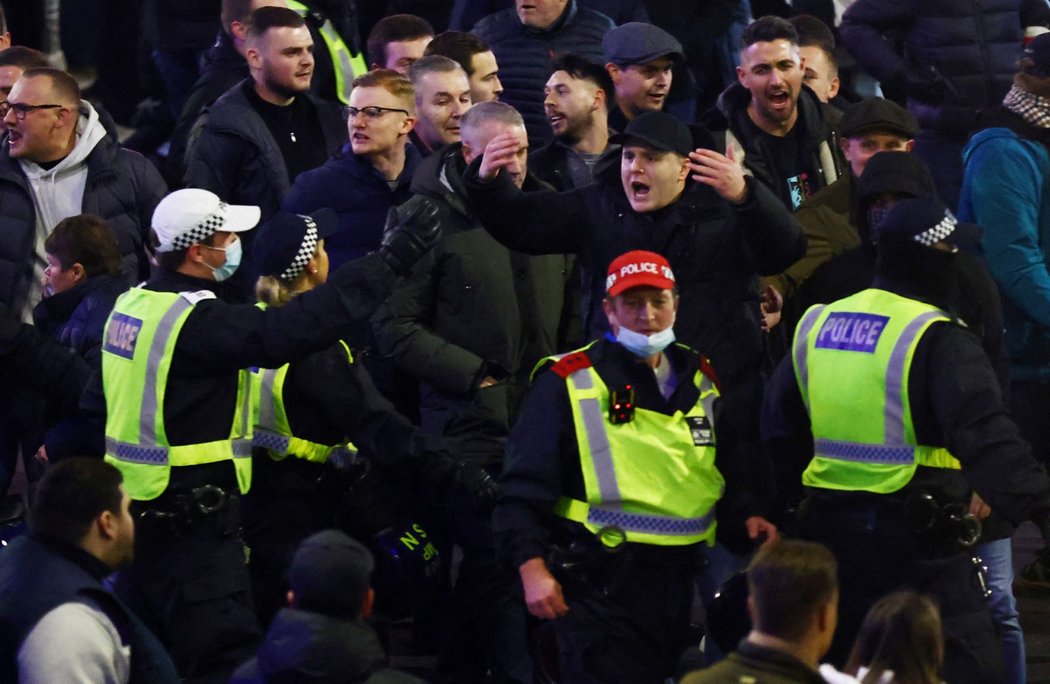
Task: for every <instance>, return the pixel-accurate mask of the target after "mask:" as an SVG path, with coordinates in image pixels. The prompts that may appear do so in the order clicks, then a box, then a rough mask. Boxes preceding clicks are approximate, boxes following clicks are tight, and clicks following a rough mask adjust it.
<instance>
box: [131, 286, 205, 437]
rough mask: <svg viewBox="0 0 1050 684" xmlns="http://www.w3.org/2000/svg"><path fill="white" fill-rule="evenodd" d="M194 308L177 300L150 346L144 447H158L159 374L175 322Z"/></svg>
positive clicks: (141, 432)
mask: <svg viewBox="0 0 1050 684" xmlns="http://www.w3.org/2000/svg"><path fill="white" fill-rule="evenodd" d="M192 306H193V304H191V303H190V302H188V301H187V300H186V299H185V298H183V297H179V298H178V299H176V300H175V302H174V303H172V305H171V307H169V308H168V310H167V311H165V312H164V316H163V317H162V318H161V319H160V324H159V325H158V326H157V330H156V331H155V332H154V334H153V344H151V345H150V348H149V357H148V359H147V361H146V386H145V387H143V388H142V407H141V409H140V410H139V444H140V445H141V446H143V447H155V446H157V417H158V415H159V413H160V411H161V410H162V409H163V407H161V406H157V373H158V372H159V370H160V365H161V363H162V362H163V361H164V358H165V355H164V353H165V350H166V349H167V348H168V341H169V340H170V339H171V335H172V332H173V331H174V329H175V322H176V321H178V319H179V316H181V315H182V314H183V313H184V312H185V311H186V310H187V309H189V308H190V307H192Z"/></svg>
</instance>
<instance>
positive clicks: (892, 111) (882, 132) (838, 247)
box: [766, 97, 919, 299]
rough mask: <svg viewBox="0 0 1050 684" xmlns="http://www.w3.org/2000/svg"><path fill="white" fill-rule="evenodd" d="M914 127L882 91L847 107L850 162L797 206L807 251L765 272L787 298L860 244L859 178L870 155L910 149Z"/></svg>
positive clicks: (843, 134) (845, 145) (843, 130)
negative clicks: (854, 219) (775, 271)
mask: <svg viewBox="0 0 1050 684" xmlns="http://www.w3.org/2000/svg"><path fill="white" fill-rule="evenodd" d="M918 128H919V126H918V124H917V123H916V121H915V117H914V116H912V115H911V113H910V112H908V110H906V109H904V108H903V107H901V106H900V105H898V104H897V103H896V102H891V101H890V100H886V99H883V98H881V97H869V98H867V99H865V100H861V101H860V102H857V103H856V104H853V105H850V107H848V108H847V109H846V111H845V113H844V114H843V116H842V121H841V123H840V124H839V135H840V138H841V139H840V140H839V146H840V147H841V149H842V154H843V156H844V157H845V158H846V161H847V162H848V163H849V167H848V169H847V171H846V173H844V174H842V175H841V176H839V179H838V180H836V181H835V182H834V183H832V184H831V185H829V186H828V187H826V188H824V189H823V190H821V191H819V192H817V193H816V194H815V195H813V196H811V197H809V198H808V199H807V200H806V201H805V202H803V203H802V205H801V206H800V207H799V208H798V211H797V212H795V218H797V219H798V222H799V223H801V224H802V230H803V231H804V232H805V234H806V255H805V256H804V257H802V258H801V259H799V260H798V261H796V262H795V263H794V264H792V265H791V267H790V268H788V269H787V270H786V271H784V272H783V273H781V274H780V275H777V276H774V277H772V278H767V279H766V283H767V284H769V285H772V286H773V287H774V288H775V289H776V290H777V292H779V293H780V295H781V296H783V297H784V298H785V299H786V298H789V297H791V295H793V294H794V293H795V290H797V289H798V287H799V286H800V285H802V283H803V282H805V280H806V279H807V278H809V276H810V275H812V274H813V272H814V271H815V270H817V268H819V267H820V266H821V264H823V263H825V262H826V261H828V260H829V259H831V258H833V257H834V256H836V255H838V254H840V253H842V252H844V251H846V250H848V249H853V248H854V247H856V246H857V245H859V244H860V236H859V235H858V234H857V229H856V228H855V227H854V226H853V225H852V224H851V221H850V218H851V215H852V213H853V209H852V207H853V205H854V204H855V202H856V199H857V198H856V197H855V193H856V188H857V179H858V178H860V175H861V174H862V173H864V167H865V166H866V165H867V163H868V160H869V159H871V157H872V155H874V154H876V153H878V152H886V151H897V152H910V151H911V150H912V148H913V147H914V146H915V140H914V138H915V134H916V132H917V131H918Z"/></svg>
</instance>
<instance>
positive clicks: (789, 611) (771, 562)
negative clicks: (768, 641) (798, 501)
mask: <svg viewBox="0 0 1050 684" xmlns="http://www.w3.org/2000/svg"><path fill="white" fill-rule="evenodd" d="M747 586H748V590H749V592H750V595H751V601H752V604H753V608H754V619H755V627H756V629H758V631H760V632H762V633H764V634H769V635H772V636H775V637H778V638H781V639H788V640H794V639H797V638H799V637H800V636H802V635H803V634H804V633H805V631H806V629H807V628H808V627H809V624H810V620H811V619H812V617H813V613H814V611H816V610H817V608H819V607H820V606H821V605H822V604H824V603H827V602H828V601H830V600H832V599H833V597H834V596H835V592H836V591H837V590H838V563H837V562H836V561H835V556H833V555H832V553H831V551H829V550H828V549H827V547H825V546H822V545H820V544H817V543H814V542H805V541H794V540H781V541H780V542H777V543H775V544H769V545H767V546H765V547H764V548H762V549H761V550H760V551H759V552H758V554H757V555H756V556H755V558H754V559H753V560H752V561H751V565H750V566H748V569H747Z"/></svg>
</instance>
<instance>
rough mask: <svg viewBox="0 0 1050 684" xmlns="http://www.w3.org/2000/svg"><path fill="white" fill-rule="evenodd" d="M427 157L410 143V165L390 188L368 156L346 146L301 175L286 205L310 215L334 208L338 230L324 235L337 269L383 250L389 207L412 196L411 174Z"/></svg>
mask: <svg viewBox="0 0 1050 684" xmlns="http://www.w3.org/2000/svg"><path fill="white" fill-rule="evenodd" d="M422 160H423V158H422V156H421V155H420V154H419V151H418V150H417V149H416V148H415V146H414V145H408V147H407V148H406V150H405V168H404V169H402V171H401V175H400V176H399V177H398V179H397V186H396V187H395V188H394V189H392V190H391V189H390V186H389V185H387V182H386V180H385V179H384V178H383V177H382V176H380V175H379V174H378V173H377V172H376V170H375V169H373V168H372V165H371V164H369V163H368V161H367V160H365V159H362V158H360V157H358V156H357V155H355V154H354V153H353V152H352V151H351V150H350V145H349V144H347V145H344V146H343V149H342V151H341V152H340V153H339V155H338V156H337V157H335V158H333V159H330V160H329V161H328V162H326V163H325V165H324V166H321V167H319V168H316V169H313V170H312V171H307V172H305V173H301V174H299V177H298V178H296V179H295V183H294V184H293V185H292V187H291V189H289V190H288V193H287V194H286V195H285V196H284V201H283V202H282V206H281V208H282V209H284V210H285V211H290V212H293V213H296V214H311V213H313V212H314V211H317V210H318V209H321V208H322V207H328V208H330V209H333V210H335V213H336V214H338V215H339V232H337V233H335V234H334V235H330V236H329V237H327V238H325V241H324V247H325V251H327V252H328V260H329V263H330V264H331V267H332V268H336V267H338V266H339V265H340V264H343V263H345V262H347V261H351V260H353V259H356V258H358V257H362V256H364V255H365V254H368V253H369V252H372V251H375V250H376V249H378V248H379V243H380V240H381V239H382V237H383V225H384V223H385V221H386V213H387V210H388V209H390V207H393V206H397V205H399V204H402V203H403V202H405V201H406V200H408V198H409V197H411V196H412V193H411V192H410V191H409V187H410V185H411V183H412V175H413V174H414V173H415V171H416V167H418V166H419V163H420V162H421V161H422Z"/></svg>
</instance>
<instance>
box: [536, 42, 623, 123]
mask: <svg viewBox="0 0 1050 684" xmlns="http://www.w3.org/2000/svg"><path fill="white" fill-rule="evenodd" d="M555 71H564V72H566V73H568V74H569V75H570V76H572V77H573V78H578V79H581V80H584V81H590V82H591V83H593V84H595V85H596V86H598V88H600V89H601V91H602V92H603V93H605V108H606V110H610V109H612V107H613V105H614V104H615V103H616V87H615V86H614V85H613V81H612V76H610V75H609V72H608V71H606V69H605V67H604V66H602V65H601V64H595V63H594V62H591V61H589V60H587V59H584V58H583V57H580V56H579V55H574V54H567V55H562V56H561V57H560V58H558V60H557V61H555V62H554V65H553V66H552V67H551V74H553V73H554V72H555Z"/></svg>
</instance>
